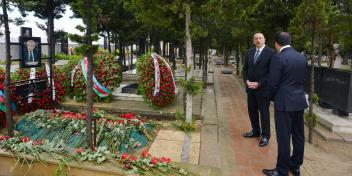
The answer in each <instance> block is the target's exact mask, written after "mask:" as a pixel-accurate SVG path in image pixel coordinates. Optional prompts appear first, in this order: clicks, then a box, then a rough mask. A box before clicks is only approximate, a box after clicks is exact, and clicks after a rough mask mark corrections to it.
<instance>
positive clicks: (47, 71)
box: [45, 62, 55, 100]
mask: <svg viewBox="0 0 352 176" xmlns="http://www.w3.org/2000/svg"><path fill="white" fill-rule="evenodd" d="M45 70H46V75H47V76H48V82H49V85H50V79H53V85H52V86H53V90H52V96H53V100H55V84H54V77H51V75H50V67H49V64H48V63H47V62H46V63H45Z"/></svg>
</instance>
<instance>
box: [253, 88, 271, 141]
mask: <svg viewBox="0 0 352 176" xmlns="http://www.w3.org/2000/svg"><path fill="white" fill-rule="evenodd" d="M247 103H248V114H249V118H250V120H251V124H252V130H253V132H255V133H261V135H262V136H264V137H268V138H270V113H269V105H270V99H269V97H264V96H258V95H257V94H255V93H248V94H247ZM259 113H260V125H259ZM260 129H261V130H260Z"/></svg>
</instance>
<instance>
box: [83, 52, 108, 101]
mask: <svg viewBox="0 0 352 176" xmlns="http://www.w3.org/2000/svg"><path fill="white" fill-rule="evenodd" d="M81 67H82V73H83V77H84V79H85V80H86V81H87V70H88V59H87V57H85V58H84V59H82V60H81ZM93 90H94V92H95V93H96V94H97V95H98V96H99V97H106V96H108V95H109V94H110V93H111V91H110V90H108V89H107V88H106V87H104V86H103V85H101V84H100V83H99V81H98V80H97V79H96V78H95V76H94V75H93Z"/></svg>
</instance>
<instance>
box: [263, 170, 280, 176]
mask: <svg viewBox="0 0 352 176" xmlns="http://www.w3.org/2000/svg"><path fill="white" fill-rule="evenodd" d="M263 173H264V174H265V175H268V176H280V175H279V173H278V172H277V170H276V169H263Z"/></svg>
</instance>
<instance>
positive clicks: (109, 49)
mask: <svg viewBox="0 0 352 176" xmlns="http://www.w3.org/2000/svg"><path fill="white" fill-rule="evenodd" d="M106 33H107V34H108V51H109V53H111V42H110V31H109V30H107V31H106Z"/></svg>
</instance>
